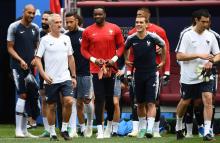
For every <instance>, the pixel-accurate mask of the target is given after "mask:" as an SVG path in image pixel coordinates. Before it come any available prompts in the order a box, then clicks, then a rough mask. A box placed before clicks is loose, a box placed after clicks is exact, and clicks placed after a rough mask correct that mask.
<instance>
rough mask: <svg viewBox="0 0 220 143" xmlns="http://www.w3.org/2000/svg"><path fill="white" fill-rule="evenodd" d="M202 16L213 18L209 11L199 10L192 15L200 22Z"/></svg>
mask: <svg viewBox="0 0 220 143" xmlns="http://www.w3.org/2000/svg"><path fill="white" fill-rule="evenodd" d="M202 16H203V17H208V18H211V14H210V13H209V11H208V10H207V9H199V10H196V11H194V12H193V13H192V18H193V19H195V18H197V19H198V20H200V19H201V17H202Z"/></svg>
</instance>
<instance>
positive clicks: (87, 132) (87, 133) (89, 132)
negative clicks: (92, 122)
mask: <svg viewBox="0 0 220 143" xmlns="http://www.w3.org/2000/svg"><path fill="white" fill-rule="evenodd" d="M84 136H85V137H86V138H90V137H91V136H92V127H86V129H85V131H84Z"/></svg>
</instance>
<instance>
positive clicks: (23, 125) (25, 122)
mask: <svg viewBox="0 0 220 143" xmlns="http://www.w3.org/2000/svg"><path fill="white" fill-rule="evenodd" d="M22 131H23V133H24V134H26V133H27V132H28V131H27V117H23V118H22Z"/></svg>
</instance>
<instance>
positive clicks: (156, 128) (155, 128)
mask: <svg viewBox="0 0 220 143" xmlns="http://www.w3.org/2000/svg"><path fill="white" fill-rule="evenodd" d="M153 131H154V132H156V133H159V132H160V121H158V122H154V129H153Z"/></svg>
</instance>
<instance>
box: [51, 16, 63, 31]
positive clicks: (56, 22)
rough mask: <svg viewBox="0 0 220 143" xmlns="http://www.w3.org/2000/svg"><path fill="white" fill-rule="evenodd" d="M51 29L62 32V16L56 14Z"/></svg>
mask: <svg viewBox="0 0 220 143" xmlns="http://www.w3.org/2000/svg"><path fill="white" fill-rule="evenodd" d="M50 28H51V31H52V32H54V33H60V31H61V28H62V20H61V17H60V16H58V15H57V16H54V18H53V21H52V22H51V25H50Z"/></svg>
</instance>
